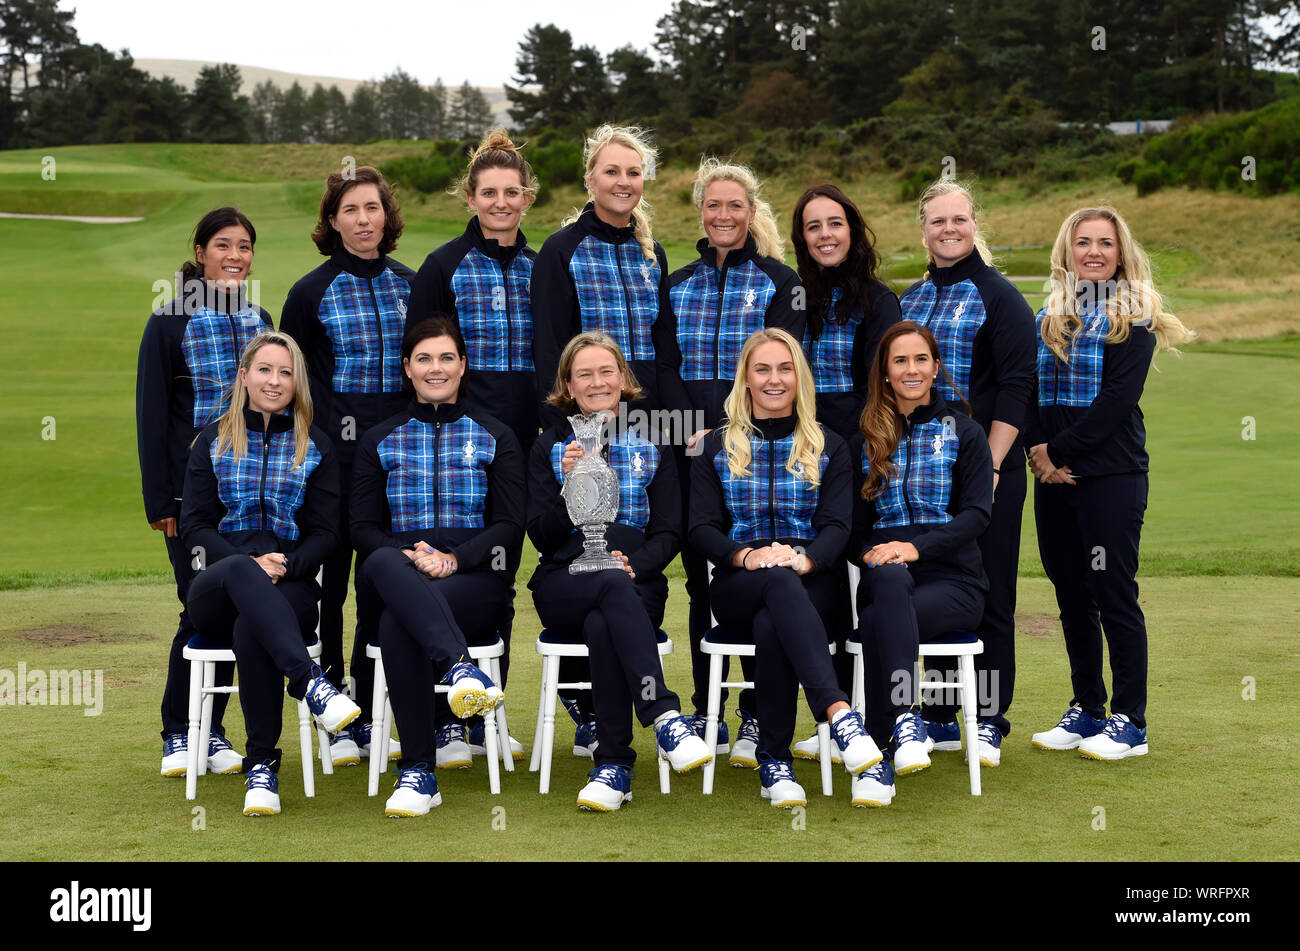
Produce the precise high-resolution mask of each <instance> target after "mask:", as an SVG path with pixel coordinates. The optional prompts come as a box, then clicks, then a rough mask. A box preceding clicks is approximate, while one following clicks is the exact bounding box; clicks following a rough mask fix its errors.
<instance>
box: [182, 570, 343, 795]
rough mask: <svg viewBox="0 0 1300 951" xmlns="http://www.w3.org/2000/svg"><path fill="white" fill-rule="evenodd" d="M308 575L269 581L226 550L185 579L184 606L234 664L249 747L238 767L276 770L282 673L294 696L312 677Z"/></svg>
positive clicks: (312, 601)
mask: <svg viewBox="0 0 1300 951" xmlns="http://www.w3.org/2000/svg"><path fill="white" fill-rule="evenodd" d="M319 594H320V589H319V587H318V586H317V585H316V582H315V581H296V580H289V579H282V580H280V581H279V582H272V581H271V579H270V577H269V576H268V575H267V573H266V572H265V571H263V570H262V567H261V565H259V564H258V563H257V562H255V561H254V560H253V559H252V558H250V557H248V556H247V555H231V556H229V557H227V558H223V559H221V561H219V562H217V563H216V564H214V565H210V566H208V567H207V568H206V569H204V570H203V571H201V572H199V573H198V575H197V577H196V578H195V579H194V581H193V583H192V584H191V585H190V596H189V602H188V604H189V610H190V617H191V618H193V620H194V625H195V627H197V628H198V629H199V631H201V632H202V633H203V635H204V637H206V638H209V639H211V640H214V641H218V642H223V641H228V642H229V643H230V644H231V646H232V648H233V650H234V652H235V665H236V666H237V667H238V668H239V704H240V706H241V707H243V709H244V723H245V726H246V727H247V730H248V747H247V749H246V750H245V752H244V772H248V770H249V769H251V768H252V767H253V766H256V765H258V764H259V763H262V762H265V761H266V760H271V761H272V766H271V768H272V769H273V770H275V771H277V772H278V771H279V769H280V750H279V748H278V747H277V746H276V744H277V743H278V742H279V741H280V729H281V725H282V719H283V712H284V696H283V691H284V679H285V678H286V677H288V678H289V696H291V697H293V698H294V699H295V700H301V699H302V698H303V697H304V696H305V695H306V693H307V685H308V683H309V682H310V681H311V667H312V662H311V659H310V658H309V657H308V656H307V648H306V647H305V646H304V645H305V644H308V643H311V642H312V641H314V640H315V639H316V599H317V598H318V597H319Z"/></svg>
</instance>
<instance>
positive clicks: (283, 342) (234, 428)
mask: <svg viewBox="0 0 1300 951" xmlns="http://www.w3.org/2000/svg"><path fill="white" fill-rule="evenodd" d="M273 344H274V345H279V346H281V347H284V349H286V350H288V351H289V357H290V359H291V360H292V362H293V437H294V438H293V467H294V468H295V469H296V468H298V466H300V465H302V461H303V460H304V459H306V458H307V444H308V442H309V438H308V430H310V429H311V415H312V407H311V389H310V387H309V386H308V384H307V361H306V360H304V359H303V356H302V350H300V349H299V347H298V344H297V343H295V342H294V339H293V338H292V337H290V336H289V335H288V334H286V333H280V332H279V331H277V330H271V331H265V332H263V333H260V334H258V335H257V336H256V337H254V338H253V339H252V340H250V341H248V346H247V347H245V348H244V355H243V356H242V357H240V358H239V369H240V372H242V373H245V374H246V373H247V372H248V370H249V369H250V368H251V367H252V365H253V358H254V357H256V356H257V352H258V351H259V350H261V349H262V348H263V347H267V346H271V345H273ZM247 405H248V387H247V386H245V385H244V383H243V382H242V381H241V380H240V378H239V376H238V375H236V376H235V381H234V382H233V383H232V384H231V392H230V407H229V408H228V409H227V410H226V412H225V413H224V414H223V415H222V417H221V420H220V421H219V422H218V423H217V448H216V453H217V455H221V454H222V453H223V452H225V451H226V450H227V449H233V450H234V454H235V460H236V461H238V460H239V459H242V458H243V457H244V454H245V453H247V452H248V425H247V423H245V422H244V407H245V406H247Z"/></svg>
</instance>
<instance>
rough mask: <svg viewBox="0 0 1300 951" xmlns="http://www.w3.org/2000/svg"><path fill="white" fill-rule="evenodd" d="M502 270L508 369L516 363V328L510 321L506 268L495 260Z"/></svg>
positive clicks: (508, 286)
mask: <svg viewBox="0 0 1300 951" xmlns="http://www.w3.org/2000/svg"><path fill="white" fill-rule="evenodd" d="M492 263H493V264H495V265H496V266H497V270H498V271H500V272H501V296H502V298H503V299H504V301H505V311H506V370H513V369H514V368H515V364H514V352H515V351H514V339H515V335H514V328H513V327H512V326H511V323H510V285H509V284H508V283H507V282H506V269H505V265H503V264H502V263H501V262H500V261H493V262H492Z"/></svg>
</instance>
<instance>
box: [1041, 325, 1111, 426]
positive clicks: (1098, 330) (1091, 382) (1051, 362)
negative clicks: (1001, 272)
mask: <svg viewBox="0 0 1300 951" xmlns="http://www.w3.org/2000/svg"><path fill="white" fill-rule="evenodd" d="M1046 312H1047V309H1046V308H1043V310H1040V311H1039V312H1038V316H1037V318H1036V322H1037V326H1038V405H1039V406H1091V405H1092V401H1093V400H1095V399H1096V398H1097V394H1098V393H1099V392H1101V378H1102V368H1103V365H1104V364H1105V355H1106V334H1108V333H1109V332H1110V317H1109V316H1108V315H1107V313H1106V304H1105V301H1104V300H1103V301H1095V302H1090V303H1088V304H1085V305H1082V306H1081V307H1080V308H1079V320H1080V321H1082V326H1081V327H1080V328H1079V330H1078V331H1077V332H1076V333H1075V335H1074V336H1073V337H1072V338H1071V339H1070V341H1069V353H1070V362H1069V363H1062V362H1061V361H1060V360H1059V359H1057V356H1056V354H1054V353H1052V351H1051V350H1049V349H1048V347H1047V344H1046V343H1044V342H1043V336H1042V331H1043V315H1044V314H1045V313H1046Z"/></svg>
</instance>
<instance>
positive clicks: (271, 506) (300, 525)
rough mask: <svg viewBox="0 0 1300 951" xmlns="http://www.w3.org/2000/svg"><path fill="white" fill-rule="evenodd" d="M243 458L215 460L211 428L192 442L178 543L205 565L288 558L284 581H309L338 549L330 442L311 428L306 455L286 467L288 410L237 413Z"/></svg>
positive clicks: (227, 454) (290, 448) (289, 456)
mask: <svg viewBox="0 0 1300 951" xmlns="http://www.w3.org/2000/svg"><path fill="white" fill-rule="evenodd" d="M244 422H245V424H246V426H247V437H248V452H247V453H246V454H245V455H244V456H242V457H241V458H240V459H239V460H238V461H236V460H235V453H234V449H233V447H227V448H226V449H225V451H224V452H222V453H221V454H220V455H217V454H216V452H215V449H216V445H217V425H218V424H217V423H213V424H211V425H210V426H208V427H207V428H205V429H204V430H203V432H202V433H200V434H199V437H198V439H197V441H195V443H194V448H193V449H192V450H191V451H190V460H189V465H188V467H187V468H186V471H185V501H184V503H183V504H182V506H181V522H180V535H181V538H182V539H183V540H184V542H185V547H186V548H187V549H191V550H192V549H194V548H196V547H202V549H203V554H204V559H205V564H207V565H212V564H215V563H216V562H218V561H220V560H221V559H222V558H228V557H230V556H231V555H265V554H267V553H268V552H273V551H278V552H284V553H285V554H286V555H287V556H288V561H287V564H286V566H285V569H286V570H285V577H287V578H292V579H295V580H299V581H310V580H313V579H315V577H316V572H317V571H318V570H319V569H320V566H321V563H322V562H323V561H324V560H325V558H326V556H327V555H329V553H330V552H331V551H332V550H333V549H334V546H335V545H337V544H338V518H339V466H338V458H337V456H336V454H335V452H334V449H333V446H332V445H331V444H330V441H329V439H328V438H327V437H326V436H325V434H324V433H322V432H321V431H320V430H319V429H317V428H316V427H315V426H313V427H312V428H311V430H310V431H309V432H308V446H307V455H306V457H305V458H304V459H303V462H302V464H301V465H299V466H297V467H295V466H294V464H293V454H294V432H293V413H292V409H290V412H288V413H286V414H279V415H275V416H272V417H271V421H270V423H269V424H266V423H265V421H264V420H263V417H262V414H261V413H259V412H256V411H254V410H250V409H247V408H246V409H245V410H244Z"/></svg>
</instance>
